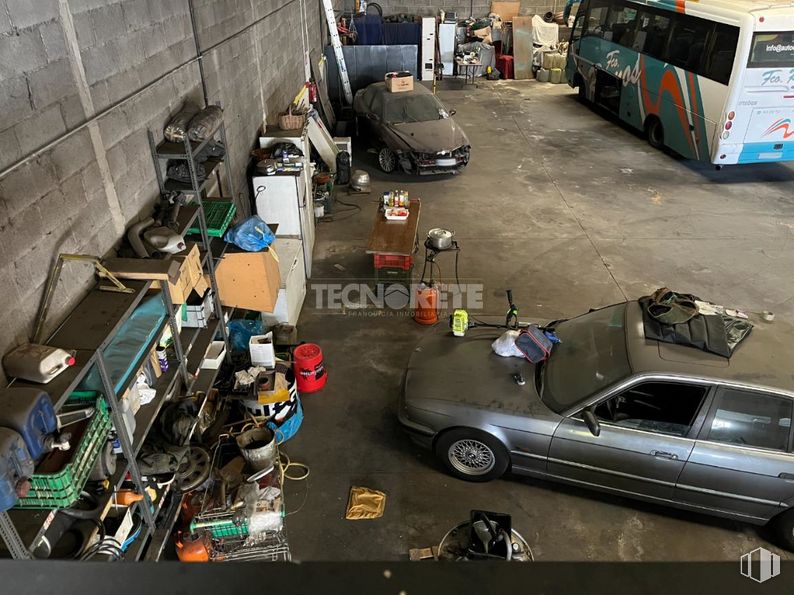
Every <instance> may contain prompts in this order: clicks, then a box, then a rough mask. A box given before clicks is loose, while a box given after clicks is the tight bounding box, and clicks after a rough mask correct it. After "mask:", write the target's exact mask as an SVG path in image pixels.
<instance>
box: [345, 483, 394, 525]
mask: <svg viewBox="0 0 794 595" xmlns="http://www.w3.org/2000/svg"><path fill="white" fill-rule="evenodd" d="M385 508H386V494H384V493H383V492H379V491H378V490H371V489H370V488H362V487H357V486H353V487H352V488H350V499H349V500H348V501H347V514H345V518H346V519H347V520H349V521H357V520H360V519H377V518H380V517H382V516H383V511H384V510H385Z"/></svg>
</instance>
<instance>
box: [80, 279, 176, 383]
mask: <svg viewBox="0 0 794 595" xmlns="http://www.w3.org/2000/svg"><path fill="white" fill-rule="evenodd" d="M165 318H166V309H165V303H164V302H163V296H162V295H160V294H158V295H156V296H152V297H150V298H146V299H144V300H143V301H142V302H141V303H140V305H139V306H138V307H137V308H135V311H134V312H133V313H132V314H131V315H130V317H129V318H128V319H127V320H126V321H124V323H123V324H122V325H121V328H120V329H119V330H118V332H117V333H116V335H115V336H114V337H113V339H112V340H111V341H110V344H109V345H108V346H107V347H106V348H105V350H104V351H103V352H102V355H103V356H104V358H105V367H106V368H107V370H108V374H109V376H110V380H111V382H113V385H114V388H115V389H116V392H117V393H118V391H119V390H121V387H122V386H124V384H125V382H126V381H127V379H128V378H129V377H130V375H131V374H134V373H135V372H136V371H137V370H136V368H135V364H137V363H138V361H139V360H140V359H141V357H143V354H144V353H145V352H146V348H147V347H148V345H149V343H150V342H151V341H152V340H153V339H154V337H155V335H156V334H157V331H158V330H159V329H160V325H161V324H162V322H163V321H164V320H165ZM77 389H78V390H93V391H98V392H101V393H104V392H105V391H104V390H103V388H102V380H101V379H100V377H99V370H98V369H97V367H96V366H93V367H92V368H91V371H90V372H89V373H88V374H87V375H86V377H85V378H84V379H83V381H82V382H81V383H80V385H79V386H78V387H77Z"/></svg>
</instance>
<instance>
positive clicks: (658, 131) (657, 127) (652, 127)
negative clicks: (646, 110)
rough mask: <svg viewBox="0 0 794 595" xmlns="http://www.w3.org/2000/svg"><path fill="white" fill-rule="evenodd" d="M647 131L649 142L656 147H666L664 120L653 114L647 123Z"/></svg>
mask: <svg viewBox="0 0 794 595" xmlns="http://www.w3.org/2000/svg"><path fill="white" fill-rule="evenodd" d="M645 133H646V134H647V135H648V144H649V145H651V146H652V147H653V148H654V149H661V148H663V147H664V128H662V121H661V120H659V118H657V117H655V116H652V117H651V118H649V119H648V122H647V124H645Z"/></svg>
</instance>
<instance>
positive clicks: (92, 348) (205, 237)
mask: <svg viewBox="0 0 794 595" xmlns="http://www.w3.org/2000/svg"><path fill="white" fill-rule="evenodd" d="M217 138H219V139H220V140H221V142H222V143H223V146H224V147H225V146H226V138H225V129H224V126H223V123H222V122H221V123H220V125H219V126H218V128H217V129H216V130H215V131H214V132H213V134H212V135H211V136H209V137H208V138H207V139H206V140H204V141H201V142H191V141H189V140H187V139H186V140H185V142H184V143H183V144H179V143H170V142H167V141H166V142H162V143H160V144H156V143H155V140H154V136H153V135H152V134H151V133H149V140H150V144H151V147H152V153H153V157H154V160H155V165H156V169H157V179H158V183H159V185H160V191H161V192H163V193H168V192H172V191H179V192H182V193H183V194H185V195H187V196H189V197H190V200H189V201H188V202H187V204H185V205H184V206H182V207H181V208H180V210H179V212H178V214H177V216H176V224H175V227H176V229H174V231H175V232H177V233H178V234H180V235H182V236H184V235H186V234H187V233H194V232H195V231H196V227H197V228H198V229H197V231H198V232H199V240H200V241H199V251H200V260H201V264H202V268H203V271H204V272H205V273H206V275H207V277H208V281H209V285H210V287H211V288H212V292H213V296H214V302H213V305H214V308H213V311H214V312H213V313H214V316H211V317H210V318H209V320H208V321H207V325H206V327H205V328H187V327H185V328H182V329H181V330H180V329H179V326H178V324H177V319H176V316H177V308H176V307H175V306H174V302H173V300H172V298H171V293H170V291H169V285H168V283H166V282H161V283H160V287H159V289H155V282H154V281H152V280H128V281H125V282H124V286H125V287H126V291H113V292H110V291H105V290H106V289H107V287H104V286H102V285H101V284H97V285H96V286H95V287H94V288H93V289H92V290H90V291H89V293H88V295H87V296H86V297H85V298H84V299H83V300H82V301H81V302H80V303H79V304H78V305H77V306H76V307H75V308H74V310H73V311H72V312H71V313H70V314H69V315H68V317H67V318H66V320H65V321H64V322H63V323H62V324H61V325H60V326H59V327H58V328H57V329H56V330H55V331H54V332H53V333H52V335H51V336H50V337H49V339H48V340H47V341H46V344H47V345H51V346H54V347H59V348H62V349H66V350H70V351H75V353H76V355H75V365H73V366H71V367H70V368H67V369H66V370H65V371H64V372H62V373H61V374H60V375H59V376H57V377H56V378H55V379H54V380H52V381H51V382H50V383H48V384H46V385H41V384H33V383H28V382H24V381H19V380H16V381H14V382H12V383H11V386H14V387H25V386H27V387H33V388H36V389H39V390H43V391H45V392H47V393H48V394H49V396H50V398H51V400H52V403H53V406H54V408H55V410H56V412H57V411H60V410H61V408H62V407H63V406H64V405H65V404H66V403H67V401H69V400H70V398H73V395H74V393H75V391H76V390H77V389H78V388H79V387H80V386H81V383H84V382H85V381H86V378H87V377H89V375H93V377H94V378H95V379H97V381H98V384H99V386H97V387H96V388H97V389H98V390H101V395H102V396H101V398H103V399H104V400H105V401H106V404H107V408H108V409H109V410H110V416H111V418H112V422H113V427H114V428H115V433H116V437H117V440H118V443H119V445H120V451H121V457H123V461H122V460H121V459H120V460H119V463H118V465H117V467H116V470H115V472H114V473H113V474H112V475H111V476H110V477H109V478H108V480H107V483H106V486H107V489H106V490H105V491H104V492H103V493H102V494H101V495H100V496H99V497H97V502H96V504H97V510H100V511H101V515H102V516H101V517H100V521H104V520H105V517H106V516H107V514H108V511H109V510H110V509H111V508H112V505H113V504H115V500H116V494H117V492H118V490H119V489H120V488H121V487H122V486H123V485H124V484H125V482H126V483H127V484H129V482H130V481H131V483H132V486H131V487H132V488H133V490H134V491H135V492H136V493H137V494H139V495H141V496H142V499H141V500H138V501H136V502H133V503H132V504H130V506H129V509H128V512H129V513H130V517H131V516H132V515H136V516H138V517H140V519H141V522H140V528H139V529H138V530H137V533H136V534H135V539H134V541H131V542H130V543H129V544H127V546H128V547H127V549H126V552H124V558H125V559H126V560H139V559H141V557H142V556H143V554H144V552H146V551H147V549H148V550H154V556H151V555H150V556H147V558H149V559H151V558H154V559H156V558H158V557H159V555H160V553H161V552H162V547H163V543H162V542H160V541H159V539H158V538H159V537H160V536H161V535H162V531H159V530H158V518H159V517H161V516H164V515H163V513H165V512H166V511H167V510H171V508H172V507H173V506H176V507H177V508H178V506H179V504H180V502H181V498H180V497H173V498H170V497H169V496H170V495H171V494H170V492H171V490H172V483H169V484H164V485H161V486H158V487H157V489H156V490H155V494H156V496H155V498H154V499H153V498H152V497H151V496H150V495H149V492H148V491H147V489H146V488H147V482H146V481H145V478H144V477H143V476H142V474H141V471H140V468H139V466H138V463H137V462H136V457H137V456H138V455H139V453H140V451H141V447H142V446H143V444H144V441H145V440H146V438H147V436H148V435H149V433H150V431H151V430H152V428H153V427H154V425H155V421H156V419H157V417H158V415H159V414H160V412H161V411H162V409H163V407H164V405H165V404H166V403H167V402H169V401H172V400H175V397H176V395H185V398H192V399H194V400H195V401H196V405H197V410H198V417H199V418H200V416H201V414H202V412H203V411H204V408H205V407H206V405H207V401H208V395H209V394H210V390H211V388H212V386H213V384H214V383H215V380H216V378H217V376H218V373H219V366H218V367H215V368H203V367H202V362H203V361H204V358H205V355H206V354H207V350H208V349H209V347H210V345H211V343H212V342H213V341H214V340H215V339H216V338H217V337H220V338H221V339H222V340H223V343H224V345H225V352H226V354H227V356H226V357H227V359H228V358H229V355H228V354H229V353H230V349H229V339H228V331H227V328H226V320H227V319H228V317H231V315H232V311H231V309H229V308H223V307H222V306H221V304H220V300H219V298H218V288H217V282H216V279H215V266H216V264H217V262H218V261H219V259H220V258H222V256H223V253H224V252H225V249H226V243H225V242H223V241H222V239H220V238H217V237H213V238H211V237H210V230H209V229H208V227H207V215H206V213H205V206H206V205H207V204H208V201H207V199H205V198H204V192H205V190H206V188H207V186H209V182H210V174H211V172H212V171H214V170H215V169H216V168H217V166H218V165H219V164H220V163H221V162H222V161H223V158H220V159H218V160H214V161H213V162H212V163H208V162H205V163H204V164H201V165H203V167H205V172H206V174H207V175H206V176H205V177H204V179H203V180H202V181H199V179H198V176H197V174H196V172H197V167H198V166H199V164H197V162H196V159H195V155H196V154H197V153H198V152H199V151H201V149H202V148H203V147H204V146H205V145H206V144H208V143H210V142H212V141H214V139H217ZM168 159H183V160H185V161H186V162H187V164H188V168H189V171H190V178H191V182H190V183H189V184H179V183H176V182H174V181H173V180H167V181H166V180H164V176H163V171H162V169H161V168H163V167H166V166H167V162H168ZM227 177H228V189H229V192H230V193H231V195H232V196H233V195H234V193H233V190H232V189H233V183H232V179H231V175H230V174H229V171H228V167H227ZM210 200H211V199H210ZM227 223H228V222H227ZM189 249H190V242H188V250H189ZM155 296H160V299H162V309H163V315H162V317H160V318H159V321H158V322H157V323H156V324H155V325H153V328H147V329H146V330H147V331H148V332H147V333H146V337H147V338H146V340H145V341H143V342H142V344H141V345H140V346H139V347H140V349H139V350H138V351H137V354H138V355H136V357H135V358H134V361H130V362H127V363H128V365H127V366H126V368H127V371H128V373H127V374H126V375H125V376H124V377H122V378H117V377H116V375H114V373H113V370H111V369H110V367H109V365H108V361H107V358H106V355H107V353H108V348H109V347H110V346H112V345H113V343H114V339H116V338H117V335H119V334H120V333H119V331H120V329H122V328H123V326H124V325H125V323H126V322H128V321H129V320H130V319H131V318H132V317H133V316H134V314H135V313H136V311H137V310H138V309H139V308H140V307H141V305H142V302H144V300H147V303H148V300H149V299H150V298H152V299H154V297H155ZM167 327H168V328H169V329H170V332H171V336H172V337H173V338H174V340H173V341H172V343H173V355H172V356H171V358H170V359H171V361H169V365H168V369H167V370H166V371H164V372H163V373H162V375H161V376H160V377H159V378H158V379H157V381H156V383H155V385H154V386H153V387H152V388H153V389H154V397H153V399H152V400H151V402H149V403H148V404H146V405H144V406H141V408H140V410H139V411H138V412H137V414H136V415H135V424H134V430H132V431H130V430H129V429H128V426H127V422H126V420H125V417H124V416H125V414H124V411H123V408H122V405H121V400H122V396H123V395H124V394H125V393H126V391H127V390H128V389H130V388H131V387H132V385H133V383H134V382H135V376H136V374H135V373H134V372H135V371H137V370H139V369H140V368H141V367H142V366H143V365H144V364H145V362H146V361H147V360H148V359H149V358H150V355H151V352H152V350H153V349H154V348H155V347H156V346H157V344H158V342H159V340H160V338H161V336H162V335H163V332H164V331H165V330H166V328H167ZM195 430H196V424H194V425H193V427H192V428H191V429H190V433H189V435H188V436H187V440H186V441H185V442H186V444H187V443H189V442H190V440H191V437H192V435H193V433H194V432H195ZM82 488H83V486H80V489H82ZM169 501H170V502H171V505H170V506H169V507H168V508H166V507H165V503H166V502H169ZM59 506H64V505H63V504H61V505H59ZM66 506H68V505H66ZM58 510H59V508H58V507H54V506H53V507H49V508H12V509H11V510H9V511H8V512H3V513H0V537H2V540H3V541H4V542H5V545H6V549H7V550H8V552H9V553H10V555H11V557H13V558H17V559H29V558H32V557H33V554H32V553H33V552H34V551H35V550H36V548H37V547H38V546H40V545H41V544H42V542H43V541H44V539H45V533H46V532H47V529H48V528H49V527H50V525H51V524H52V523H53V520H54V519H55V518H56V513H57V512H58ZM100 524H101V522H100ZM171 526H173V523H171ZM167 532H170V528H169V529H168V530H167ZM117 551H120V550H117ZM99 552H100V553H101V554H103V555H104V556H105V558H106V559H107V557H111V558H112V556H108V555H107V551H105V550H101V549H100V550H99ZM150 553H151V552H150Z"/></svg>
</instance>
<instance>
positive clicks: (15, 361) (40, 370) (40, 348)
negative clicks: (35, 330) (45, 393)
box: [3, 343, 75, 384]
mask: <svg viewBox="0 0 794 595" xmlns="http://www.w3.org/2000/svg"><path fill="white" fill-rule="evenodd" d="M74 364H75V359H74V353H70V352H68V351H66V350H64V349H59V348H57V347H51V346H49V345H36V344H34V343H25V344H24V345H20V346H19V347H17V348H15V349H13V350H12V351H10V352H8V353H6V355H5V357H3V368H4V369H5V372H6V374H7V375H8V376H13V377H15V378H21V379H23V380H29V381H30V382H39V383H41V384H47V383H48V382H49V381H50V380H52V379H53V378H55V377H56V376H58V374H60V373H61V372H63V371H64V370H65V369H66V368H68V367H69V366H73V365H74Z"/></svg>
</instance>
